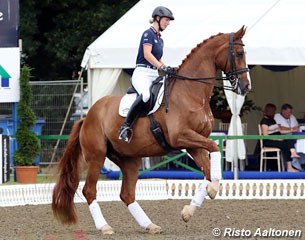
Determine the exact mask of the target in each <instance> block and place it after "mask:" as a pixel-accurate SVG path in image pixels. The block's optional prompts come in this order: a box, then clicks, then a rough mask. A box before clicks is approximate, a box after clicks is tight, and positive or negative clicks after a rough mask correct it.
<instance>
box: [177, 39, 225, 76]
mask: <svg viewBox="0 0 305 240" xmlns="http://www.w3.org/2000/svg"><path fill="white" fill-rule="evenodd" d="M223 34H224V33H218V34H216V35H212V36H211V37H209V38H207V39H204V40H203V41H202V42H201V43H198V44H197V46H196V47H194V48H193V49H192V50H191V52H190V53H189V54H188V55H186V57H185V58H184V59H183V60H182V63H181V64H180V65H179V66H178V68H177V70H179V68H181V67H182V65H183V64H184V63H185V62H186V61H187V60H188V59H189V58H190V56H192V55H193V54H194V53H195V52H197V51H198V49H199V48H201V46H202V45H204V44H206V43H207V42H209V41H210V40H211V39H214V38H215V37H218V36H220V35H223Z"/></svg>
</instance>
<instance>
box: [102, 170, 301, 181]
mask: <svg viewBox="0 0 305 240" xmlns="http://www.w3.org/2000/svg"><path fill="white" fill-rule="evenodd" d="M106 175H107V177H108V178H109V179H119V177H120V171H109V172H108V173H106ZM143 178H162V179H203V175H202V174H199V173H196V172H192V171H187V170H184V171H183V170H181V171H180V170H177V171H175V170H164V171H163V170H155V171H150V172H145V173H143V174H141V175H139V179H143ZM223 179H234V173H233V172H231V171H223ZM238 179H305V172H275V171H270V172H259V171H239V172H238Z"/></svg>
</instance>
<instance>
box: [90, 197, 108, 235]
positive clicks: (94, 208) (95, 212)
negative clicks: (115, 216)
mask: <svg viewBox="0 0 305 240" xmlns="http://www.w3.org/2000/svg"><path fill="white" fill-rule="evenodd" d="M89 209H90V213H91V216H92V218H93V221H94V224H95V227H96V229H97V230H101V229H102V227H103V226H105V225H106V224H107V222H106V220H105V218H104V216H103V214H102V210H101V208H100V206H99V205H98V203H97V201H96V200H93V202H92V203H91V204H90V205H89Z"/></svg>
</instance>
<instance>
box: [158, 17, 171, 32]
mask: <svg viewBox="0 0 305 240" xmlns="http://www.w3.org/2000/svg"><path fill="white" fill-rule="evenodd" d="M169 24H170V18H168V17H162V18H161V21H160V26H161V28H162V29H163V30H164V29H165V28H166V27H167V26H168V25H169Z"/></svg>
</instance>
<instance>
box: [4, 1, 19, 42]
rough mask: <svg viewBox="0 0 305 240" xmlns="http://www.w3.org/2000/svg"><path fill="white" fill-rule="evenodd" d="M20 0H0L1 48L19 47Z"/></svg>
mask: <svg viewBox="0 0 305 240" xmlns="http://www.w3.org/2000/svg"><path fill="white" fill-rule="evenodd" d="M18 38H19V0H0V48H2V47H18Z"/></svg>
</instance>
